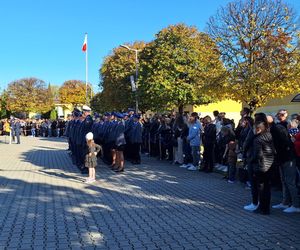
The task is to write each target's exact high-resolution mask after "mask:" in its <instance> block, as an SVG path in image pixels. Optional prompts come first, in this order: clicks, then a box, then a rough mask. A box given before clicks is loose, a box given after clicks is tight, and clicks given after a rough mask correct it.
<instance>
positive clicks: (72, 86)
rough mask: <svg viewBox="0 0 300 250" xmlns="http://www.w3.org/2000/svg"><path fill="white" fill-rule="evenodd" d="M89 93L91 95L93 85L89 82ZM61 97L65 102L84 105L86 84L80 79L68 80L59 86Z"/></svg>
mask: <svg viewBox="0 0 300 250" xmlns="http://www.w3.org/2000/svg"><path fill="white" fill-rule="evenodd" d="M87 93H88V95H90V93H91V86H90V85H89V84H88V86H87ZM59 99H60V102H61V103H63V104H72V105H74V106H76V105H83V104H85V103H86V84H85V82H83V81H79V80H68V81H65V82H64V83H63V85H62V86H61V87H60V88H59Z"/></svg>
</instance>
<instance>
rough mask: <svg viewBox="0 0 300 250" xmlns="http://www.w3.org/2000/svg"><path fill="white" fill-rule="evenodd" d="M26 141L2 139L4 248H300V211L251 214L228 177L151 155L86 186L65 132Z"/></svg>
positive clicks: (245, 194) (245, 195) (103, 170)
mask: <svg viewBox="0 0 300 250" xmlns="http://www.w3.org/2000/svg"><path fill="white" fill-rule="evenodd" d="M21 139H22V144H21V145H16V144H12V145H8V144H4V137H0V249H47V250H48V249H300V214H291V215H287V214H284V213H283V212H282V211H274V210H272V214H271V215H270V216H263V215H257V214H252V213H248V212H247V211H244V210H243V209H242V207H243V205H245V204H247V203H248V202H249V200H250V192H249V190H245V189H244V188H243V187H242V186H241V185H240V184H228V183H226V182H225V181H224V180H222V179H221V177H220V175H219V174H205V173H200V172H189V171H187V170H185V169H181V168H179V167H178V166H174V165H171V164H168V163H165V162H163V163H162V162H158V161H156V160H155V159H151V158H147V157H144V159H143V161H144V163H143V164H142V165H140V166H133V165H130V164H127V166H126V172H125V173H124V174H115V173H113V172H112V171H111V170H109V169H108V168H107V167H106V166H105V165H104V164H103V163H100V166H99V168H98V170H97V175H98V181H97V182H95V183H94V184H85V183H83V180H84V179H83V176H82V175H81V174H80V173H79V171H78V170H77V168H76V167H74V166H73V165H72V163H71V161H70V158H69V156H68V153H67V151H66V150H65V149H66V146H67V144H66V142H65V140H64V139H48V138H31V137H30V138H24V137H22V138H21ZM273 202H278V197H277V198H275V200H273Z"/></svg>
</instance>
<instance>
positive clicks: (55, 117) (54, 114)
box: [50, 109, 57, 120]
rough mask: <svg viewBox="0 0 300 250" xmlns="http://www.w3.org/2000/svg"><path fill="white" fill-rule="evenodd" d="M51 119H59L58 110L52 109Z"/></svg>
mask: <svg viewBox="0 0 300 250" xmlns="http://www.w3.org/2000/svg"><path fill="white" fill-rule="evenodd" d="M50 119H51V120H56V119H57V112H56V110H55V109H52V110H51V112H50Z"/></svg>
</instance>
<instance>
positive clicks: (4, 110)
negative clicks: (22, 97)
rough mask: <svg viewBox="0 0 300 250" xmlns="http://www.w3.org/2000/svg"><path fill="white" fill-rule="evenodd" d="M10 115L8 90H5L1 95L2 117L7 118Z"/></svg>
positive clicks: (0, 112) (0, 108) (0, 111)
mask: <svg viewBox="0 0 300 250" xmlns="http://www.w3.org/2000/svg"><path fill="white" fill-rule="evenodd" d="M9 115H10V113H9V111H8V110H7V92H6V91H5V90H4V91H3V92H2V94H1V96H0V118H1V119H3V118H7V117H8V116H9Z"/></svg>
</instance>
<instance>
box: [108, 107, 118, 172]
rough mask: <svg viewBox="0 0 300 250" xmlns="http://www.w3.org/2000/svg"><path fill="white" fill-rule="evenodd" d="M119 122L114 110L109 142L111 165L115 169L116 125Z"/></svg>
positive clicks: (111, 117) (110, 124)
mask: <svg viewBox="0 0 300 250" xmlns="http://www.w3.org/2000/svg"><path fill="white" fill-rule="evenodd" d="M117 125H118V122H117V120H116V113H115V112H112V113H111V116H110V123H109V130H108V131H107V133H108V135H107V144H108V148H109V150H110V154H111V159H112V162H111V165H110V167H111V168H112V169H113V170H115V167H116V143H115V142H116V127H117Z"/></svg>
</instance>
